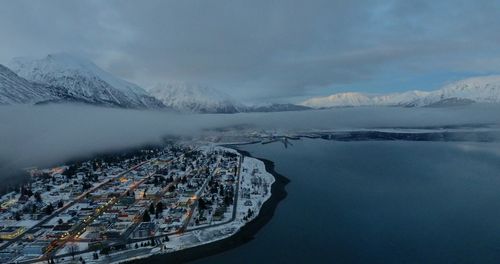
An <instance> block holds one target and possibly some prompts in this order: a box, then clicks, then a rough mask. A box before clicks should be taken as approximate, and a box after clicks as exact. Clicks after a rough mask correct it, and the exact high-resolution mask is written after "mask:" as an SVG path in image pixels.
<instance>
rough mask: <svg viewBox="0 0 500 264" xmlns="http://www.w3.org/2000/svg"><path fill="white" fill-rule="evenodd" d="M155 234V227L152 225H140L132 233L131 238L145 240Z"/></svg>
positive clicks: (148, 223)
mask: <svg viewBox="0 0 500 264" xmlns="http://www.w3.org/2000/svg"><path fill="white" fill-rule="evenodd" d="M155 233H156V225H155V224H154V223H150V222H145V223H141V224H140V225H139V226H138V227H137V228H136V229H135V230H134V232H133V233H132V237H133V238H146V237H150V236H154V234H155Z"/></svg>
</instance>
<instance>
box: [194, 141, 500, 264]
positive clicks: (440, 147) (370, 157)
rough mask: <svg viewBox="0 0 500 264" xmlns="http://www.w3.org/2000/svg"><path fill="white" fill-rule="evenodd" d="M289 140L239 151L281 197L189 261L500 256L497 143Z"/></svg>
mask: <svg viewBox="0 0 500 264" xmlns="http://www.w3.org/2000/svg"><path fill="white" fill-rule="evenodd" d="M293 144H294V145H293V146H292V147H289V148H287V149H285V148H284V147H283V145H281V144H279V143H273V144H268V145H261V144H258V145H249V146H245V147H244V148H243V149H244V150H247V151H249V152H250V153H251V154H252V155H254V156H255V157H262V158H266V159H270V160H272V161H274V162H275V164H276V171H277V172H279V173H281V174H283V175H285V176H286V177H288V178H289V179H290V180H291V182H290V183H289V184H288V185H287V186H286V189H287V192H288V196H287V198H286V199H285V200H283V201H281V203H280V204H279V205H278V208H277V210H276V212H275V215H274V217H273V219H272V220H271V221H270V222H269V223H268V224H267V225H265V226H264V227H263V228H262V229H261V230H260V231H259V232H258V233H257V235H256V237H255V239H254V240H252V241H250V242H248V243H246V244H244V245H242V246H240V247H237V248H235V249H232V250H229V251H226V252H224V253H221V254H218V255H214V256H211V257H207V258H203V259H200V260H198V261H195V262H194V263H500V157H499V156H498V155H497V154H495V153H494V152H495V151H496V150H497V149H498V148H497V146H496V145H493V144H485V143H482V144H470V143H451V142H450V143H442V142H441V143H439V142H390V141H385V142H333V141H325V140H301V141H293ZM485 149H486V150H487V151H484V150H485Z"/></svg>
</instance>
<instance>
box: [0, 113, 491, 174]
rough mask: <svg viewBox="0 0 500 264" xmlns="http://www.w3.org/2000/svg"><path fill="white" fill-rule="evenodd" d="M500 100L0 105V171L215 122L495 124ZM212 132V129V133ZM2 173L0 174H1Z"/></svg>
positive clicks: (267, 126) (192, 131)
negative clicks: (289, 108) (280, 108)
mask: <svg viewBox="0 0 500 264" xmlns="http://www.w3.org/2000/svg"><path fill="white" fill-rule="evenodd" d="M499 110H500V106H495V105H474V106H468V107H454V108H387V107H383V108H343V109H331V110H316V111H302V112H282V113H242V114H212V115H208V114H204V115H201V114H200V115H198V114H176V113H167V112H152V111H136V110H124V109H108V108H99V107H90V106H70V105H45V106H2V107H0V173H2V174H4V175H5V174H6V173H7V172H8V171H11V169H13V168H23V167H28V166H46V165H50V164H53V163H56V162H63V161H66V160H69V159H72V158H77V157H79V156H83V155H90V154H92V153H97V152H106V151H112V150H118V149H122V148H128V147H134V146H138V145H142V144H150V143H160V142H161V140H162V137H164V136H198V135H201V133H204V134H206V133H210V132H207V131H216V130H217V129H219V128H226V129H227V128H230V127H235V126H240V127H241V126H244V127H246V128H251V129H256V130H271V131H274V130H278V131H297V130H300V131H307V130H310V129H319V130H326V129H349V128H353V129H356V128H373V127H419V126H441V125H459V124H480V123H488V124H500V115H499V114H498V113H500V112H499ZM212 133H215V132H212ZM4 175H1V177H3V176H4Z"/></svg>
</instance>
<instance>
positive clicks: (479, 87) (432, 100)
mask: <svg viewBox="0 0 500 264" xmlns="http://www.w3.org/2000/svg"><path fill="white" fill-rule="evenodd" d="M469 103H500V75H494V76H484V77H474V78H468V79H464V80H461V81H458V82H455V83H452V84H449V85H446V86H444V87H443V88H441V89H439V90H435V91H431V92H426V91H408V92H403V93H393V94H386V95H369V94H363V93H338V94H333V95H330V96H325V97H314V98H310V99H308V100H306V101H304V102H302V103H301V105H305V106H309V107H313V108H325V107H353V106H407V107H414V106H419V107H422V106H447V105H458V104H469Z"/></svg>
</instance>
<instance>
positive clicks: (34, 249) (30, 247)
mask: <svg viewBox="0 0 500 264" xmlns="http://www.w3.org/2000/svg"><path fill="white" fill-rule="evenodd" d="M48 245H49V243H48V242H34V243H29V244H27V245H26V246H25V247H24V248H23V254H24V255H36V256H39V255H42V254H43V253H45V249H47V246H48Z"/></svg>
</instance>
